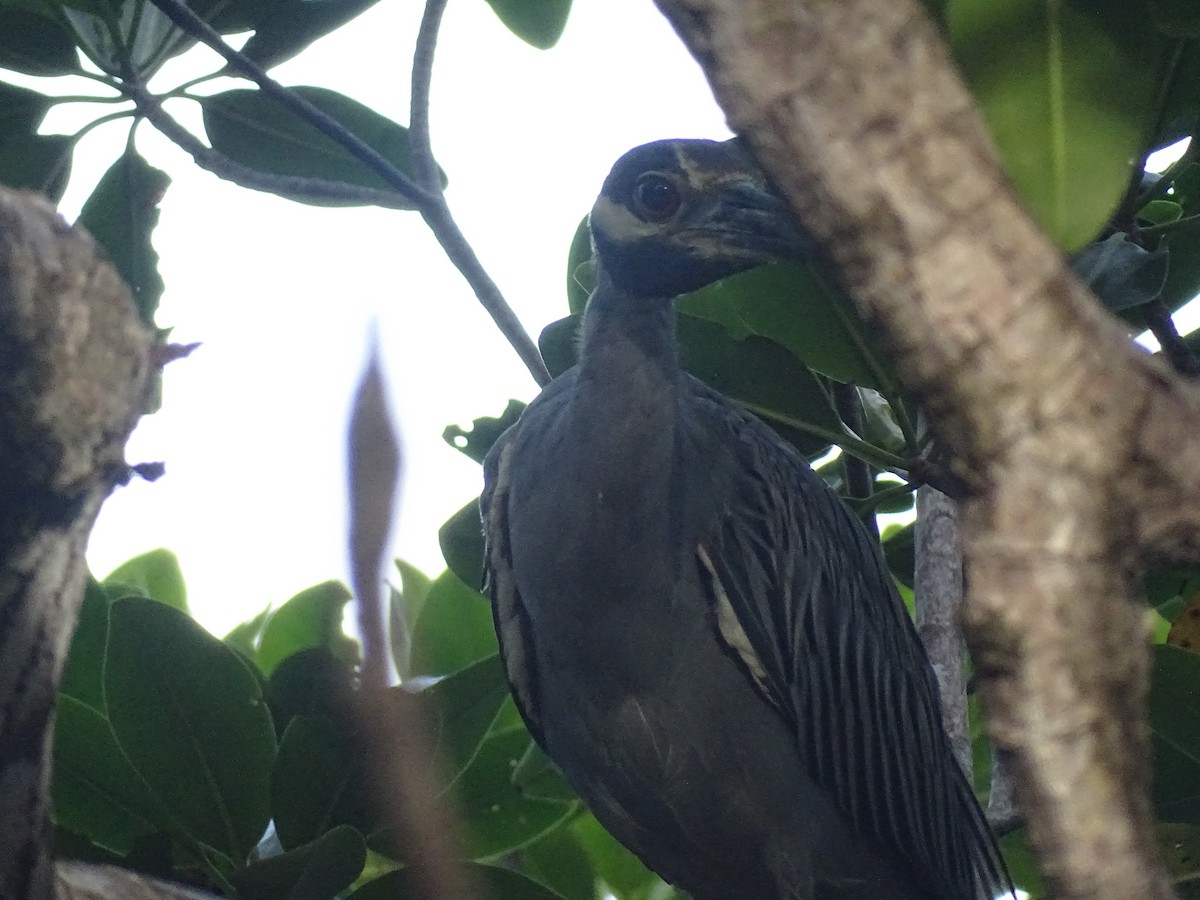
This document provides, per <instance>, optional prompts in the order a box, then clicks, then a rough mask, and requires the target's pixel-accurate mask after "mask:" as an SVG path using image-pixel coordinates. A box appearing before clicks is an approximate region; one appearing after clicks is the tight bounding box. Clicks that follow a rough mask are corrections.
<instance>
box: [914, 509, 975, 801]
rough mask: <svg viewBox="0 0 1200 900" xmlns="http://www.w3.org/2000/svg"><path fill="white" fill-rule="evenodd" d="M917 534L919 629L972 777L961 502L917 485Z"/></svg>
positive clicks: (949, 729) (947, 721) (957, 751)
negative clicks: (960, 524)
mask: <svg viewBox="0 0 1200 900" xmlns="http://www.w3.org/2000/svg"><path fill="white" fill-rule="evenodd" d="M914 539H915V543H916V549H915V557H916V570H915V573H914V578H913V597H914V605H915V608H916V619H917V631H918V633H919V634H920V635H921V642H922V643H923V644H924V645H925V651H926V652H927V653H928V654H929V661H930V663H931V664H932V665H933V674H934V675H936V676H937V680H938V688H939V689H940V695H941V699H942V722H943V724H944V725H945V726H946V733H947V734H948V735H949V736H950V743H951V744H952V745H953V747H954V755H955V756H956V757H957V759H958V764H959V766H961V767H962V770H963V772H964V773H965V774H966V776H967V778H968V779H969V778H972V777H973V774H972V773H973V765H972V762H971V728H970V725H969V723H968V720H967V667H966V661H967V646H966V643H965V642H964V641H963V636H962V627H961V624H960V618H961V614H962V601H963V577H962V544H961V542H960V540H959V528H958V504H957V503H955V502H954V501H953V500H951V499H950V498H949V497H947V496H946V495H945V494H943V493H941V492H939V491H937V490H934V489H933V488H931V487H928V486H925V487H921V488H918V489H917V522H916V529H915V535H914Z"/></svg>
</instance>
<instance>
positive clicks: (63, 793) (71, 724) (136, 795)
mask: <svg viewBox="0 0 1200 900" xmlns="http://www.w3.org/2000/svg"><path fill="white" fill-rule="evenodd" d="M50 796H51V799H52V801H53V804H54V821H55V822H56V823H57V824H58V825H59V826H61V827H63V828H67V829H69V830H70V831H73V832H75V833H76V834H79V835H82V836H84V837H86V838H87V839H88V840H90V841H92V842H93V843H95V844H97V845H98V846H101V847H104V848H106V849H108V850H111V851H113V852H114V853H118V854H121V855H125V854H128V853H129V852H130V851H131V850H132V849H133V845H134V842H135V841H136V840H137V839H138V838H139V837H140V836H142V835H145V834H151V833H153V832H154V831H157V830H160V829H163V830H165V829H169V828H171V827H172V825H173V817H172V816H171V814H170V813H169V812H168V811H167V810H166V808H165V807H164V806H163V805H162V803H161V802H160V801H159V800H158V798H157V797H155V796H154V794H153V793H152V792H151V791H150V789H149V788H148V787H147V786H146V783H145V782H144V781H143V780H142V778H141V777H140V776H139V775H138V774H137V772H136V771H135V770H134V768H133V766H131V765H130V763H129V760H128V759H126V758H125V754H124V753H122V752H121V748H120V747H119V746H118V745H117V741H116V738H114V737H113V733H112V728H111V727H110V726H109V723H108V719H106V718H105V717H104V715H103V714H101V713H100V712H98V711H97V710H95V709H93V708H92V707H90V706H88V705H86V704H84V703H81V702H79V701H78V700H76V699H75V698H74V697H71V696H68V695H60V696H59V699H58V709H57V711H56V713H55V722H54V771H53V775H52V777H51V780H50Z"/></svg>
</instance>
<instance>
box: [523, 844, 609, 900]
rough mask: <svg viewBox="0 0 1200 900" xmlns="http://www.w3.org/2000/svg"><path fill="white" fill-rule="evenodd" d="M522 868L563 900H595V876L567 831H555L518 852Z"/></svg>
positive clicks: (581, 849)
mask: <svg viewBox="0 0 1200 900" xmlns="http://www.w3.org/2000/svg"><path fill="white" fill-rule="evenodd" d="M521 857H522V862H523V868H524V869H525V871H527V872H528V873H529V874H530V875H532V876H533V877H534V878H536V879H537V880H538V881H540V882H542V884H545V885H546V886H548V887H550V888H551V889H553V890H555V891H557V892H558V893H560V894H561V895H562V896H563V897H565V898H566V900H596V873H595V871H594V869H593V868H592V861H591V860H590V859H589V858H588V855H587V853H586V852H585V851H584V849H583V846H582V845H581V844H580V843H579V839H578V838H577V837H576V836H575V834H574V833H573V832H572V831H571V829H569V828H555V829H554V830H553V831H551V832H549V833H548V834H546V835H545V836H544V837H543V838H542V839H541V840H539V841H537V843H535V844H532V845H530V846H528V847H526V848H525V849H524V850H523V851H521Z"/></svg>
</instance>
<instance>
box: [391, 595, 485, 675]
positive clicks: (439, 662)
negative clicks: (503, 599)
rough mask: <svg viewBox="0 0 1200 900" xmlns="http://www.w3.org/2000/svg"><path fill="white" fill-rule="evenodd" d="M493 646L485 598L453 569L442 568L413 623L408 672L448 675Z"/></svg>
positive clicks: (482, 656)
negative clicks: (448, 570)
mask: <svg viewBox="0 0 1200 900" xmlns="http://www.w3.org/2000/svg"><path fill="white" fill-rule="evenodd" d="M496 649H497V645H496V631H495V629H494V628H493V627H492V610H491V606H490V604H489V603H488V601H487V600H486V599H485V598H484V597H483V595H481V594H480V593H479V591H478V590H476V589H475V588H472V587H469V586H468V585H466V584H465V583H464V582H463V581H462V580H461V579H460V578H459V577H458V576H457V575H455V574H454V573H453V572H443V573H442V575H441V576H440V577H439V578H438V579H437V580H436V581H435V582H434V583H433V587H432V588H430V591H429V596H427V597H426V598H425V603H424V604H423V605H422V607H421V614H420V615H419V616H418V617H417V622H416V625H415V626H414V627H413V635H412V657H411V662H410V665H409V671H410V673H411V674H413V675H450V674H451V673H453V672H457V671H458V670H459V669H463V668H466V667H467V666H469V665H470V664H471V663H474V662H478V661H479V660H481V659H484V658H486V657H488V656H491V655H492V654H493V653H495V652H496Z"/></svg>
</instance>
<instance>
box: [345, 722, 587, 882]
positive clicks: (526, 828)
mask: <svg viewBox="0 0 1200 900" xmlns="http://www.w3.org/2000/svg"><path fill="white" fill-rule="evenodd" d="M528 740H529V736H528V732H526V731H525V729H524V728H514V729H511V730H509V731H504V732H498V733H495V732H494V733H492V734H491V735H489V736H488V738H487V739H486V740H485V741H484V742H483V745H482V746H481V747H480V748H479V752H478V754H477V755H476V756H475V759H474V760H473V761H472V762H471V764H470V766H468V767H467V770H466V771H465V772H463V773H462V774H461V775H460V776H459V778H458V780H457V781H456V782H455V785H454V787H455V792H456V794H457V797H458V810H459V814H460V817H461V820H462V823H463V826H464V828H463V831H464V834H463V839H464V843H465V845H466V848H467V850H466V855H467V856H468V857H469V858H471V859H494V858H495V857H498V856H500V855H502V854H505V853H510V852H512V851H513V850H517V849H518V848H520V847H523V846H525V845H526V844H530V843H532V842H533V841H536V840H538V839H539V838H540V837H541V836H542V835H544V834H545V833H546V832H548V831H550V830H551V829H552V828H554V827H556V826H557V825H558V824H559V823H561V822H562V821H563V820H564V819H566V818H567V817H568V816H570V815H572V814H573V813H574V812H575V810H576V809H577V805H576V804H574V803H562V802H559V801H554V800H542V799H538V798H533V797H525V796H523V795H522V794H521V793H520V792H519V791H518V790H517V789H516V787H515V786H514V785H513V783H512V779H511V778H510V777H509V776H510V774H511V772H512V769H513V766H515V765H516V764H517V762H518V761H519V760H520V757H521V754H522V753H523V752H524V750H525V745H526V743H527V742H528ZM367 843H368V845H369V846H371V847H374V848H376V849H378V850H380V851H381V852H383V853H386V854H387V855H389V856H392V858H394V859H397V860H400V861H401V862H403V861H404V858H403V856H404V852H405V850H406V845H405V843H404V842H403V841H400V840H397V838H396V834H395V832H394V831H393V830H392V829H390V828H389V829H384V830H383V831H380V832H378V833H376V834H375V835H372V836H371V837H370V838H369V839H368V842H367Z"/></svg>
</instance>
